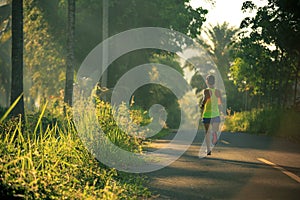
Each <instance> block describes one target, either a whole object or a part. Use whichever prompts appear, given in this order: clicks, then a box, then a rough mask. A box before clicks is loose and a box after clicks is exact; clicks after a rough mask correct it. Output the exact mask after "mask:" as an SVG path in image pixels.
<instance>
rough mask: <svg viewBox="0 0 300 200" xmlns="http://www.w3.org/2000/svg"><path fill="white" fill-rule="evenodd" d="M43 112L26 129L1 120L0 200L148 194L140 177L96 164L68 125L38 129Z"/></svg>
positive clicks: (123, 197) (96, 197) (13, 120)
mask: <svg viewBox="0 0 300 200" xmlns="http://www.w3.org/2000/svg"><path fill="white" fill-rule="evenodd" d="M106 106H108V105H106ZM46 107H47V106H46V105H45V106H44V107H43V109H42V110H41V112H40V114H39V115H38V116H35V117H32V116H31V117H30V118H27V124H26V126H25V127H26V129H25V130H24V129H22V121H21V119H18V118H15V119H7V118H6V117H7V115H6V116H5V117H2V118H1V125H0V155H1V157H0V197H1V199H8V198H24V199H138V198H146V197H148V196H149V195H150V192H149V191H148V190H147V188H145V187H143V186H142V183H143V177H141V176H138V175H130V174H126V173H120V172H118V171H116V170H115V169H109V168H107V167H105V166H103V165H101V164H100V163H99V162H97V160H95V159H94V157H93V156H92V155H91V154H90V153H89V152H88V151H87V150H86V148H85V147H84V146H83V144H82V142H81V140H80V139H79V137H78V135H77V133H76V130H75V127H74V125H73V123H72V122H71V121H70V120H65V121H64V122H63V123H60V125H58V123H55V124H51V125H45V124H43V121H44V120H43V118H44V117H43V116H44V115H45V113H46V112H48V111H47V110H46ZM102 109H103V110H105V109H109V107H108V108H103V107H102ZM107 113H109V111H107ZM108 115H109V114H108ZM33 116H34V115H33ZM102 126H109V124H102ZM108 130H110V129H109V128H108ZM109 133H110V134H113V133H112V132H109ZM120 139H121V140H122V139H124V137H123V138H120ZM129 142H132V141H129ZM133 146H134V148H139V146H138V144H133Z"/></svg>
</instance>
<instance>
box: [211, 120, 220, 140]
mask: <svg viewBox="0 0 300 200" xmlns="http://www.w3.org/2000/svg"><path fill="white" fill-rule="evenodd" d="M219 127H220V123H213V124H212V134H213V141H212V143H213V145H216V144H217V141H218V134H217V133H218V131H219Z"/></svg>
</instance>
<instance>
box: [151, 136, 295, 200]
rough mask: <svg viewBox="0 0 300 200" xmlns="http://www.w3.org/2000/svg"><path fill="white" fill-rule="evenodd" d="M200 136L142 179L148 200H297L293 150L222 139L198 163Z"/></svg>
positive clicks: (277, 143) (282, 144) (279, 142)
mask: <svg viewBox="0 0 300 200" xmlns="http://www.w3.org/2000/svg"><path fill="white" fill-rule="evenodd" d="M201 134H203V133H201V132H200V134H199V137H196V139H195V141H194V143H193V144H192V145H191V146H190V148H189V149H188V151H186V153H185V154H184V155H182V156H181V157H180V158H179V159H178V160H177V161H175V162H173V163H172V164H171V165H169V166H167V167H165V168H163V169H161V170H158V171H155V172H151V173H148V174H146V175H147V176H148V177H149V185H148V186H149V187H150V189H151V191H153V193H154V194H155V197H153V199H172V200H173V199H175V200H182V199H187V200H193V199H197V200H198V199H264V200H265V199H284V200H286V199H300V145H299V144H296V143H292V142H288V141H286V140H284V139H280V138H273V137H268V136H261V135H259V136H258V135H250V134H245V133H222V134H221V137H220V139H219V142H218V144H217V145H216V146H215V148H214V149H213V151H212V155H211V156H207V157H205V158H199V156H198V154H199V149H200V143H201V141H202V140H201V139H200V140H201V141H200V140H199V138H201V136H200V135H201ZM170 137H171V136H170ZM170 137H169V138H170ZM197 138H198V139H197ZM165 139H166V140H164V142H168V138H165ZM161 144H162V143H161V141H158V142H157V143H153V146H152V147H153V148H160V146H159V145H161Z"/></svg>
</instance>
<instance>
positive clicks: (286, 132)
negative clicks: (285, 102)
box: [223, 109, 300, 142]
mask: <svg viewBox="0 0 300 200" xmlns="http://www.w3.org/2000/svg"><path fill="white" fill-rule="evenodd" d="M299 121H300V113H299V112H297V111H295V110H291V109H253V110H251V111H244V112H236V113H234V114H233V115H231V116H227V118H226V120H225V126H224V130H223V131H230V132H248V133H253V134H266V135H272V136H279V137H284V138H288V139H291V140H294V141H298V142H300V133H299V130H300V124H299V123H298V122H299Z"/></svg>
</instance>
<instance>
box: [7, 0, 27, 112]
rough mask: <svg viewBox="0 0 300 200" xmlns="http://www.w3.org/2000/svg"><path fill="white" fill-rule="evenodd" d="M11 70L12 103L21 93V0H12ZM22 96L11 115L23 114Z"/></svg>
mask: <svg viewBox="0 0 300 200" xmlns="http://www.w3.org/2000/svg"><path fill="white" fill-rule="evenodd" d="M11 58H12V72H11V77H12V79H11V98H10V103H11V104H12V103H13V102H14V101H15V100H16V99H17V98H18V97H19V96H20V95H22V94H23V0H13V1H12V53H11ZM24 113H25V112H24V98H23V96H22V97H21V99H20V100H19V102H18V103H17V105H16V106H15V107H14V109H13V110H12V115H13V116H17V115H19V114H21V115H22V116H24Z"/></svg>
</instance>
